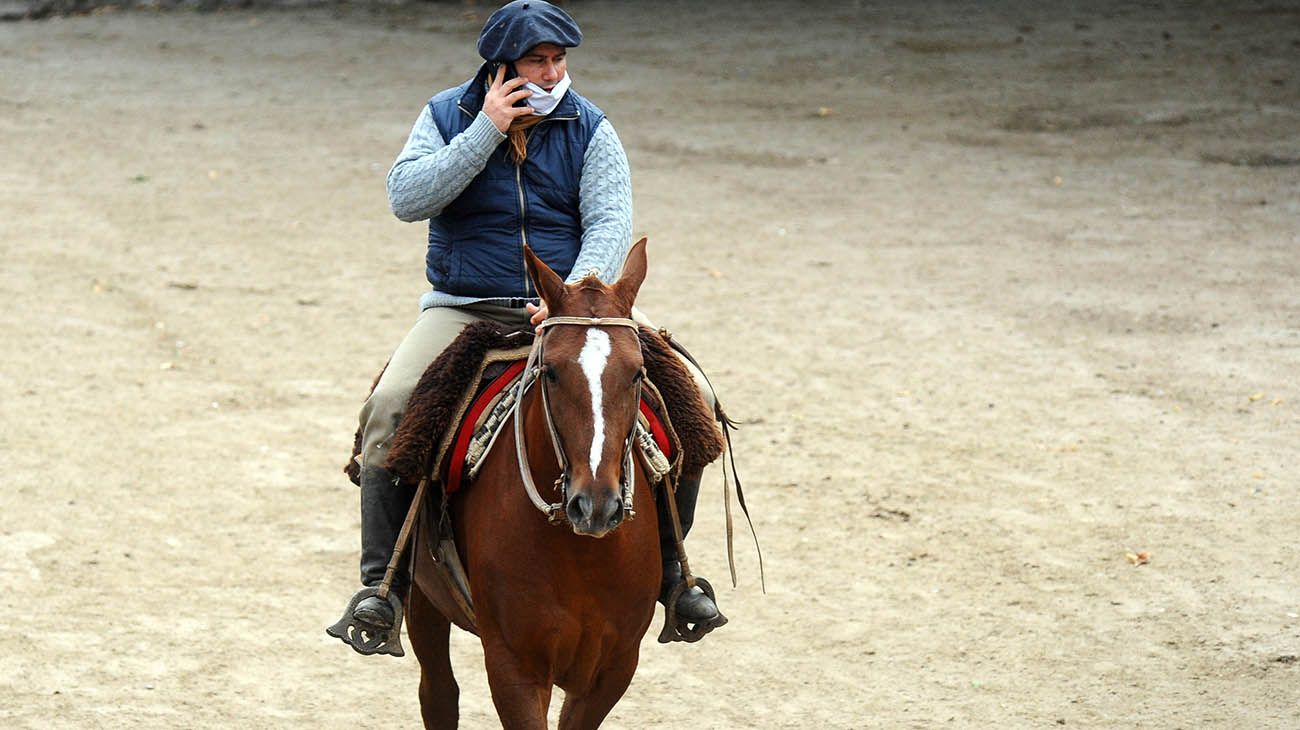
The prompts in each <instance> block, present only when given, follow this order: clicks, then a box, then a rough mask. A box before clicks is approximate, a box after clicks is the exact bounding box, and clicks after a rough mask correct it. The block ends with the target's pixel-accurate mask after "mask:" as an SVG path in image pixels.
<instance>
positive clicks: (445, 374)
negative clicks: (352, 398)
mask: <svg viewBox="0 0 1300 730" xmlns="http://www.w3.org/2000/svg"><path fill="white" fill-rule="evenodd" d="M639 334H640V338H641V351H642V357H643V359H644V361H645V366H646V374H647V376H648V379H649V381H650V383H651V385H652V387H647V388H645V389H643V398H642V403H641V428H642V430H643V431H644V432H645V433H646V434H647V438H646V439H645V440H644V442H643V443H642V444H641V446H642V456H644V457H645V458H646V459H647V460H648V461H649V460H651V459H652V456H653V454H654V453H658V454H659V455H660V456H659V462H660V467H659V468H658V469H655V468H653V467H652V469H651V470H652V471H658V472H659V474H657V475H655V476H658V477H662V476H663V473H664V472H670V473H671V474H672V475H673V476H676V474H678V473H680V472H681V471H684V470H698V469H702V468H703V467H704V466H705V465H706V464H708V463H710V462H712V461H713V460H714V459H716V458H717V457H718V456H719V455H720V454H721V453H722V446H723V440H722V434H721V431H720V429H719V426H718V422H717V421H716V420H715V417H714V414H712V413H710V412H709V410H708V407H707V406H706V405H705V403H704V401H703V399H702V398H701V397H700V394H699V391H698V389H697V386H696V385H695V381H694V379H693V378H692V377H691V375H690V372H689V371H688V370H687V369H686V367H685V366H684V365H683V364H682V363H681V361H680V360H678V359H677V357H676V355H675V354H674V353H673V351H672V346H671V345H670V344H669V343H668V341H667V340H666V339H665V338H664V336H663V335H662V334H661V333H660V332H658V331H655V330H651V329H648V328H645V327H642V328H641V329H640V330H639ZM532 338H533V333H532V329H531V328H530V327H524V328H520V329H511V328H508V327H505V326H504V325H500V324H497V323H495V322H476V323H474V324H471V325H469V326H468V327H466V328H465V330H464V332H462V334H461V335H460V337H459V338H457V339H456V341H455V342H453V343H452V344H451V346H449V347H448V348H447V349H446V350H445V351H444V352H443V353H442V354H441V355H440V356H439V357H438V358H437V359H436V360H434V361H433V363H432V364H430V365H429V367H428V369H427V370H425V372H424V375H423V376H422V377H421V378H420V381H419V383H418V384H417V385H416V387H415V390H414V392H413V393H412V394H411V397H410V400H408V401H407V406H406V410H405V413H404V415H403V417H402V421H401V423H400V424H399V425H398V428H397V433H396V435H395V436H394V438H393V442H392V446H391V448H390V449H389V453H388V458H387V460H386V461H385V464H384V467H385V468H387V469H388V470H389V471H390V472H391V473H392V474H393V475H395V476H396V477H398V478H399V479H400V480H402V481H403V482H404V483H406V484H408V485H410V486H414V485H416V484H418V483H419V481H420V479H421V478H422V477H424V476H425V475H431V476H433V477H434V478H436V479H437V480H438V481H440V482H441V484H442V487H443V491H444V492H445V493H451V492H454V491H455V490H456V489H458V488H459V487H460V486H461V485H462V483H466V482H469V481H472V479H473V477H474V476H476V474H477V471H476V468H475V467H476V466H477V464H478V463H480V462H481V459H482V457H483V456H484V455H486V454H487V452H488V451H489V450H490V449H491V448H492V447H493V446H494V445H495V444H496V443H497V442H498V441H499V440H500V439H498V438H497V435H498V434H499V433H500V431H501V430H502V427H503V426H504V425H505V423H506V421H507V420H508V416H509V414H510V412H511V408H510V406H511V405H512V403H513V399H514V397H515V391H516V388H514V387H512V386H513V385H515V384H516V383H517V382H518V380H519V378H520V377H522V375H523V370H524V367H525V361H526V359H527V357H528V351H529V349H530V347H531V346H532ZM382 374H383V373H382V372H381V373H380V375H382ZM375 382H376V383H377V382H378V378H376V380H375ZM372 389H373V386H372ZM360 447H361V432H360V430H358V431H357V434H356V439H355V440H354V445H353V453H352V456H353V458H352V459H350V460H349V461H348V465H347V467H346V468H345V471H346V472H347V474H348V476H349V477H351V478H352V481H353V482H354V483H355V482H357V481H358V479H359V477H360V467H359V466H358V463H357V456H358V454H359V453H360V450H361V449H360Z"/></svg>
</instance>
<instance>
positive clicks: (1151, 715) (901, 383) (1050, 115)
mask: <svg viewBox="0 0 1300 730" xmlns="http://www.w3.org/2000/svg"><path fill="white" fill-rule="evenodd" d="M1068 5H1069V8H1068V9H1064V8H1061V7H1056V5H1055V4H1046V3H1044V4H1038V3H1030V2H1020V3H1017V2H996V3H964V4H958V3H938V2H915V3H904V2H890V3H879V2H857V3H853V2H845V3H822V4H815V3H799V4H797V3H783V4H777V3H764V2H759V3H750V2H746V3H739V2H737V3H700V4H697V3H687V2H667V3H662V2H661V3H643V4H633V3H612V2H610V3H606V2H574V3H571V4H570V5H569V8H570V10H571V11H572V12H573V13H574V15H575V16H576V17H577V19H578V20H579V22H580V23H581V24H582V26H583V28H584V30H585V31H586V33H587V42H586V43H584V44H583V46H582V47H581V48H580V49H578V50H576V51H574V52H573V54H572V56H571V60H570V70H571V72H572V74H573V77H574V85H575V88H577V89H578V90H580V91H581V92H583V93H584V94H586V95H587V96H589V97H590V98H592V99H593V100H595V101H596V102H597V103H598V104H600V105H601V106H602V107H603V108H604V109H605V110H606V112H607V113H608V115H609V117H610V118H611V119H612V120H613V122H614V123H615V125H616V128H617V129H618V131H619V133H620V136H621V137H622V139H623V142H624V144H625V145H626V147H627V150H628V153H629V156H630V158H631V161H632V165H633V181H634V187H635V198H636V225H635V229H636V232H637V234H638V235H642V234H644V235H647V236H649V237H650V258H651V269H650V276H649V279H648V282H647V284H646V286H645V288H644V289H643V292H642V297H641V300H640V301H641V305H642V307H643V308H644V309H645V310H646V311H647V312H648V313H649V314H650V316H652V317H653V318H655V319H656V320H657V321H659V322H660V323H661V324H664V325H667V326H669V327H670V328H672V329H673V330H674V331H675V332H676V333H677V335H678V336H679V337H680V338H681V339H682V340H683V341H685V342H686V343H687V344H688V345H689V346H690V347H691V348H692V349H693V350H694V352H695V353H696V354H697V355H698V356H699V357H700V359H701V360H702V361H703V362H704V363H705V365H706V366H707V367H709V368H710V370H711V372H712V373H713V374H714V379H715V382H716V384H717V386H718V389H719V391H720V393H721V395H722V398H723V400H724V402H725V403H726V404H727V406H728V410H729V411H730V412H731V414H732V415H733V416H735V417H736V418H738V419H740V420H742V421H745V422H746V425H744V427H743V429H742V430H741V431H740V432H739V434H738V438H737V442H736V448H737V459H738V462H739V465H740V469H741V476H742V478H743V480H744V484H745V487H746V491H747V495H748V499H749V503H750V507H751V508H752V510H753V513H754V519H755V522H756V524H757V527H758V532H759V536H760V538H761V541H762V546H763V549H764V556H765V559H766V568H767V594H766V595H763V593H762V591H761V589H760V585H759V575H758V566H757V560H756V558H755V554H754V551H753V548H752V545H751V544H750V543H749V542H748V539H749V538H748V536H747V534H746V533H744V532H743V531H738V540H737V554H738V563H739V574H740V584H739V587H737V588H735V589H733V588H731V587H730V585H729V580H728V578H727V565H726V552H725V538H724V521H723V505H722V489H721V485H722V476H721V472H720V471H717V470H716V467H714V468H713V469H712V470H711V471H710V473H709V474H707V475H706V493H705V494H704V495H703V496H702V497H701V507H700V512H701V516H700V519H699V523H698V527H697V531H696V532H695V533H694V534H693V535H692V537H691V540H690V541H689V547H690V548H691V549H692V558H693V560H692V562H693V563H694V564H695V565H696V566H697V567H698V569H699V570H700V572H701V573H702V574H703V575H706V576H708V577H709V578H711V579H712V581H713V583H714V584H715V585H716V586H719V587H720V602H721V603H722V605H723V608H724V610H725V611H726V612H727V613H728V614H729V615H730V617H731V623H730V625H728V626H727V627H726V628H724V629H722V630H721V631H719V632H717V633H716V634H714V635H712V636H710V637H709V638H708V639H706V640H705V641H704V642H702V643H700V644H697V645H693V646H682V645H678V646H672V647H663V646H660V645H658V644H656V643H655V641H654V633H655V632H656V631H657V630H658V624H657V622H656V625H655V626H654V627H653V628H652V631H651V634H650V635H648V636H647V638H646V640H645V644H644V647H643V654H642V659H641V666H640V671H639V673H638V674H637V677H636V679H635V681H634V682H633V684H632V686H631V688H630V689H629V691H628V693H627V695H626V697H625V698H624V700H623V702H622V703H621V704H620V705H619V706H618V707H617V708H615V710H614V713H613V714H612V715H611V716H610V718H609V720H608V722H607V726H609V727H617V728H643V727H644V728H652V727H654V728H671V727H686V726H690V727H697V728H865V727H880V728H933V727H973V728H1007V727H1014V728H1033V727H1059V726H1061V725H1064V726H1066V727H1085V728H1129V727H1139V728H1296V727H1300V659H1298V658H1297V657H1300V579H1298V578H1297V576H1298V575H1300V550H1298V549H1297V542H1296V536H1297V525H1300V489H1298V487H1300V483H1298V482H1300V477H1297V471H1298V468H1300V283H1298V282H1300V167H1297V164H1298V162H1300V76H1298V75H1297V69H1300V10H1298V9H1297V7H1296V6H1295V5H1294V4H1291V3H1272V2H1259V3H1250V2H1243V3H1209V2H1206V3H1189V4H1182V3H1177V4H1175V3H1142V4H1135V3H1126V2H1119V1H1118V0H1116V1H1114V2H1095V3H1080V4H1068ZM493 7H494V6H493V5H489V4H480V5H464V4H458V3H438V4H432V5H419V6H413V7H410V8H392V9H386V10H382V11H381V10H361V9H352V10H346V9H345V10H340V9H329V8H315V9H301V10H291V11H264V10H254V11H240V12H222V13H214V14H207V15H200V14H194V13H189V12H176V13H172V14H158V13H150V12H115V13H106V14H101V15H95V16H90V17H75V18H64V19H55V20H50V21H47V22H37V23H8V24H3V25H0V160H2V163H0V221H2V224H0V253H2V254H3V259H4V266H3V269H2V270H0V294H3V298H4V301H5V316H4V317H3V320H2V321H0V341H3V342H4V347H3V350H2V354H0V362H2V366H0V392H2V393H3V397H0V417H3V421H4V427H3V429H2V430H0V433H2V435H0V472H3V474H4V479H3V481H4V487H3V490H0V727H4V728H42V729H47V728H48V729H57V730H62V729H78V730H79V729H83V728H198V729H217V728H221V729H225V728H313V729H322V728H324V729H331V728H339V729H351V728H361V727H383V728H396V727H413V726H415V725H416V724H417V723H418V709H417V699H416V681H417V676H418V667H417V665H416V663H415V661H414V659H413V658H412V657H410V656H408V657H407V658H405V659H402V660H393V659H390V658H362V657H360V656H358V655H356V654H354V653H353V652H352V651H351V650H349V649H347V648H346V647H344V646H343V645H342V644H340V643H339V642H337V641H335V640H333V639H330V638H328V637H327V636H326V635H325V633H324V627H325V626H326V625H328V624H329V623H332V622H333V621H334V620H335V619H336V618H337V617H338V614H339V613H340V612H341V610H342V608H343V606H344V603H345V601H346V600H347V598H348V597H349V596H350V595H351V592H352V591H353V590H354V588H355V580H356V577H355V573H356V551H357V544H358V529H359V524H358V518H357V514H356V500H357V495H356V491H355V488H354V487H353V486H352V485H351V484H350V483H348V482H347V481H346V479H345V478H344V476H343V474H342V473H341V471H340V467H341V465H342V463H343V460H344V459H345V458H346V456H347V453H348V450H349V447H350V446H351V441H352V434H353V429H354V428H355V418H356V411H357V409H358V407H359V405H360V402H361V400H362V398H363V396H364V395H365V392H366V389H367V388H368V386H369V384H370V381H371V378H372V377H373V375H374V374H375V372H376V370H377V369H378V368H379V367H380V366H381V365H382V364H383V362H384V360H385V359H386V358H387V356H388V354H389V352H390V351H391V349H392V348H393V347H394V346H395V345H396V343H397V342H398V340H399V338H400V337H401V336H402V335H403V334H404V333H405V331H406V329H407V327H408V326H409V325H410V323H411V322H412V321H413V319H414V317H415V315H416V313H417V312H416V303H417V299H418V297H419V295H420V294H421V293H422V292H423V291H424V288H425V286H426V285H425V283H424V281H423V264H422V261H423V255H424V246H423V238H424V232H423V227H422V226H420V225H408V224H403V223H400V222H398V221H397V220H396V219H394V218H393V217H392V215H391V214H390V213H389V211H388V208H387V200H386V197H385V192H384V175H385V173H386V171H387V169H388V167H389V165H390V164H391V162H392V160H393V158H394V157H395V156H396V154H397V152H398V151H399V149H400V148H401V146H402V143H403V141H404V140H405V136H406V133H407V131H408V130H409V128H410V125H411V123H412V122H413V121H414V120H415V117H416V115H417V113H418V112H419V109H420V106H421V104H422V103H423V102H424V101H425V100H426V99H427V98H428V97H429V96H430V95H431V94H432V93H434V92H436V91H438V90H439V89H441V88H444V87H446V86H449V85H452V84H455V83H458V82H460V81H461V80H463V79H464V78H466V77H468V75H469V74H470V73H471V72H472V71H473V69H474V67H475V65H476V64H477V61H476V58H475V56H474V52H473V41H474V38H475V37H476V34H477V31H478V29H479V27H480V26H481V24H482V21H483V19H484V18H485V17H486V14H487V13H488V12H490V10H491V9H492V8H493ZM1139 554H1141V557H1139ZM1142 558H1145V559H1146V560H1147V562H1146V564H1141V565H1135V564H1133V563H1134V562H1138V563H1141V562H1142ZM453 652H454V658H455V661H456V662H457V667H458V677H459V679H460V683H461V687H462V718H463V723H462V724H463V726H465V727H470V728H487V727H493V726H495V725H496V719H495V714H494V712H493V710H492V706H491V702H490V698H489V696H488V692H487V685H486V681H485V679H484V677H483V672H482V660H481V655H480V653H479V649H478V645H477V642H476V640H475V639H474V637H472V636H469V635H466V634H457V635H456V636H455V637H454V639H453ZM553 704H554V707H553V709H554V708H557V707H558V705H559V702H558V697H557V700H556V701H555V702H554V703H553Z"/></svg>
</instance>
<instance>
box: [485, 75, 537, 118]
mask: <svg viewBox="0 0 1300 730" xmlns="http://www.w3.org/2000/svg"><path fill="white" fill-rule="evenodd" d="M505 77H506V65H505V64H504V63H503V64H501V65H500V66H497V74H496V77H494V78H493V79H492V85H491V86H490V87H488V92H487V96H486V97H484V98H483V113H484V114H486V115H488V119H491V120H492V123H493V124H495V125H497V129H498V130H500V131H501V133H502V134H505V133H506V132H507V131H508V130H509V129H510V123H511V122H513V121H514V120H516V119H518V118H519V117H522V116H527V115H529V114H532V113H533V108H532V107H530V106H515V105H514V103H515V102H517V101H519V100H521V99H527V98H528V97H530V96H532V95H533V92H531V91H528V90H527V89H521V88H519V87H521V86H523V85H524V84H526V83H528V79H525V78H524V77H522V76H516V77H514V78H513V79H510V80H509V81H502V79H504V78H505Z"/></svg>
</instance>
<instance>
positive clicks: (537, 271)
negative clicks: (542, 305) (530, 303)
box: [524, 244, 564, 309]
mask: <svg viewBox="0 0 1300 730" xmlns="http://www.w3.org/2000/svg"><path fill="white" fill-rule="evenodd" d="M524 263H525V264H526V265H527V266H528V276H529V278H531V279H532V280H533V286H535V287H536V288H537V293H538V294H539V295H541V297H542V301H544V302H546V304H547V306H548V307H551V308H552V309H554V308H555V305H556V304H558V303H559V301H560V294H561V293H562V292H563V291H564V280H563V279H561V278H560V275H559V274H557V273H555V272H554V271H552V270H551V267H549V266H547V265H546V262H545V261H542V260H541V259H539V258H537V254H535V253H533V249H531V248H529V247H528V245H527V244H525V245H524Z"/></svg>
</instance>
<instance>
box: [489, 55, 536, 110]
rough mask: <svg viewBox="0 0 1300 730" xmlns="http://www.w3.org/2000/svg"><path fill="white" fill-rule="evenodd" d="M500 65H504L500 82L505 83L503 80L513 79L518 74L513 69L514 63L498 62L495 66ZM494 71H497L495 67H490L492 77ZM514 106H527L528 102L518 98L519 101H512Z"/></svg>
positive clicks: (494, 74)
mask: <svg viewBox="0 0 1300 730" xmlns="http://www.w3.org/2000/svg"><path fill="white" fill-rule="evenodd" d="M501 66H505V67H506V75H505V76H503V77H502V78H501V83H505V82H507V81H509V80H510V79H513V78H515V77H516V76H518V75H519V74H518V73H517V72H516V71H515V65H514V64H513V63H498V64H497V68H500V67H501ZM496 73H497V69H496V68H494V69H492V76H493V77H495V76H496ZM520 88H523V87H520ZM518 90H519V89H515V91H518ZM514 106H517V107H521V108H522V107H526V106H528V102H526V101H524V100H523V99H520V100H519V101H516V102H515V103H514Z"/></svg>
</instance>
